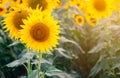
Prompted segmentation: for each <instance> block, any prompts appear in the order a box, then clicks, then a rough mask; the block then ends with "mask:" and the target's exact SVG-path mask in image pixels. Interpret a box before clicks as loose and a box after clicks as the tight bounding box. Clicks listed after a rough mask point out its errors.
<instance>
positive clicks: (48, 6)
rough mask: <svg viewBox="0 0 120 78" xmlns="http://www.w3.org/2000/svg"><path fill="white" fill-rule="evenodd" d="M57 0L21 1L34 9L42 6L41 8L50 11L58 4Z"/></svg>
mask: <svg viewBox="0 0 120 78" xmlns="http://www.w3.org/2000/svg"><path fill="white" fill-rule="evenodd" d="M58 2H59V0H23V3H24V4H25V5H26V6H28V7H31V8H32V9H36V7H37V6H39V8H41V7H42V10H44V11H45V10H47V11H51V10H52V9H54V8H56V7H57V5H58Z"/></svg>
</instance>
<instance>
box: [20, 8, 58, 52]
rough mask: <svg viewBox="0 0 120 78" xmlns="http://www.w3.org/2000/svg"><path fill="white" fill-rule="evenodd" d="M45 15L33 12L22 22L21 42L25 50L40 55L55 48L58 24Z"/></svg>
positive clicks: (41, 12) (40, 12)
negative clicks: (33, 51) (39, 53)
mask: <svg viewBox="0 0 120 78" xmlns="http://www.w3.org/2000/svg"><path fill="white" fill-rule="evenodd" d="M35 12H36V13H35ZM43 13H44V14H43ZM45 13H46V12H44V11H40V10H39V13H38V12H37V11H33V13H31V14H30V15H29V17H28V18H27V19H24V20H23V22H24V25H22V27H23V29H22V30H20V34H21V38H20V40H21V42H22V43H25V44H26V46H27V48H30V49H33V50H36V51H40V52H42V53H45V52H47V51H48V50H52V48H53V47H56V45H57V44H58V39H59V33H60V30H59V25H57V24H58V22H57V21H56V20H54V19H53V17H52V16H50V15H48V14H47V13H46V14H45Z"/></svg>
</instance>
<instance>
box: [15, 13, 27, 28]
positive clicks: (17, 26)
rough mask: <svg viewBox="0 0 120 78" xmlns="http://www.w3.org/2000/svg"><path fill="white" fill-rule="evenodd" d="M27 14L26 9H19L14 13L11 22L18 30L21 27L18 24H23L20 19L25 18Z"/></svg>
mask: <svg viewBox="0 0 120 78" xmlns="http://www.w3.org/2000/svg"><path fill="white" fill-rule="evenodd" d="M27 16H28V12H27V11H19V12H16V14H15V15H14V18H13V24H14V25H15V27H16V28H17V29H18V30H20V29H22V27H21V26H20V25H24V23H23V21H22V19H26V17H27Z"/></svg>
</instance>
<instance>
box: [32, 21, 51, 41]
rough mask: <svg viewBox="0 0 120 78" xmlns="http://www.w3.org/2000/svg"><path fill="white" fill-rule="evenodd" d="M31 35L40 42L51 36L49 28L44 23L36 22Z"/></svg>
mask: <svg viewBox="0 0 120 78" xmlns="http://www.w3.org/2000/svg"><path fill="white" fill-rule="evenodd" d="M30 35H31V36H32V38H33V39H34V40H36V41H38V42H42V41H45V40H47V39H48V37H49V28H48V27H47V26H46V25H45V24H43V23H38V24H35V25H34V26H33V27H32V28H31V30H30Z"/></svg>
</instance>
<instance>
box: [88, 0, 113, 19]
mask: <svg viewBox="0 0 120 78" xmlns="http://www.w3.org/2000/svg"><path fill="white" fill-rule="evenodd" d="M112 2H113V1H112V0H109V1H108V0H88V1H87V10H86V11H88V12H90V13H92V14H93V15H96V17H97V18H99V19H100V18H105V17H108V16H110V15H111V14H112V11H113V9H112Z"/></svg>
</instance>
